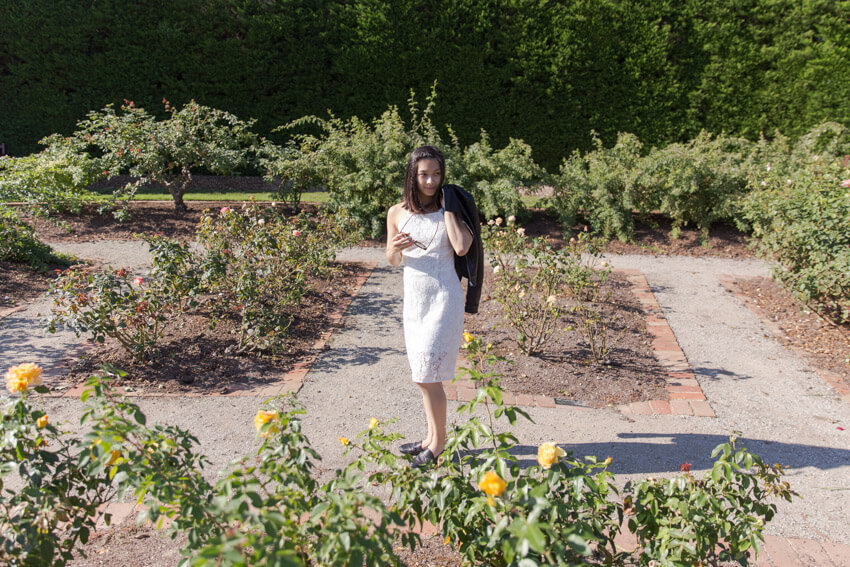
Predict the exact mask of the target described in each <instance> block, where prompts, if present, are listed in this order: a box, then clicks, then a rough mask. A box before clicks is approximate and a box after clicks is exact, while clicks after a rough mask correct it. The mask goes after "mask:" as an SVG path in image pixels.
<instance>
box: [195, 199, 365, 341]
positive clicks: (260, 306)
mask: <svg viewBox="0 0 850 567" xmlns="http://www.w3.org/2000/svg"><path fill="white" fill-rule="evenodd" d="M355 236H356V233H355V231H352V230H351V229H350V225H349V224H348V223H347V222H345V220H344V219H343V217H341V216H337V215H328V216H320V217H317V218H311V217H308V216H307V215H299V216H296V217H291V218H287V217H284V216H282V215H280V213H278V212H275V211H274V210H273V209H267V208H262V207H260V206H258V205H256V204H254V203H251V204H245V205H243V208H242V210H241V211H240V210H234V209H230V208H229V207H222V208H221V209H220V210H219V211H216V212H211V211H206V212H205V214H204V216H203V217H202V218H201V221H200V223H199V224H198V232H197V238H198V240H199V241H200V242H201V243H202V244H203V245H204V246H205V250H206V252H205V255H204V258H203V259H202V260H201V263H200V265H199V266H198V269H199V271H200V274H201V275H200V277H201V287H202V289H203V291H204V292H206V293H208V294H214V295H215V296H216V297H217V299H216V301H215V303H214V307H215V309H216V310H218V312H219V314H220V315H219V316H220V317H222V316H225V314H228V315H229V314H231V313H236V314H237V315H238V317H239V319H240V337H239V345H240V348H242V349H244V350H264V351H273V350H274V349H275V348H277V346H278V345H279V341H278V338H279V337H280V336H282V335H284V334H285V333H286V331H287V329H288V328H289V326H290V324H291V323H292V321H293V318H294V314H295V310H296V307H297V306H298V304H299V302H300V301H301V298H302V297H303V296H304V294H305V293H306V292H307V290H308V289H309V282H310V280H311V279H312V278H328V277H330V276H331V275H332V274H333V269H332V266H331V262H332V261H333V259H334V256H335V254H336V251H337V250H338V249H339V248H341V247H343V246H345V245H346V244H351V243H352V239H353V238H354V237H355ZM180 273H182V271H181V272H180Z"/></svg>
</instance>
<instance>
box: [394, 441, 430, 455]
mask: <svg viewBox="0 0 850 567" xmlns="http://www.w3.org/2000/svg"><path fill="white" fill-rule="evenodd" d="M424 450H425V447H423V446H422V442H421V441H417V442H416V443H405V444H404V445H402V446H401V447H399V448H398V452H399V453H401V454H402V455H418V454H419V453H421V452H422V451H424Z"/></svg>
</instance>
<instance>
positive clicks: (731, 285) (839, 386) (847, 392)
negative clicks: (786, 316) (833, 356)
mask: <svg viewBox="0 0 850 567" xmlns="http://www.w3.org/2000/svg"><path fill="white" fill-rule="evenodd" d="M741 279H750V278H747V277H746V276H733V275H731V274H720V275H718V276H717V280H718V281H719V282H720V285H722V286H723V288H724V289H725V290H726V291H728V292H729V293H731V294H732V295H734V296H735V297H736V298H737V299H738V301H740V302H741V304H742V305H744V306H745V307H746V308H747V309H749V310H750V312H751V313H752V314H753V315H755V316H756V317H758V318H759V321H761V322H762V324H763V325H764V326H765V327H767V328H768V329H770V332H771V333H773V334H774V335H775V336H776V337H781V336H782V335H783V334H784V332H783V331H782V329H781V328H780V327H779V325H777V324H776V323H775V322H773V321H771V320H770V319H768V318H767V317H765V316H764V315H763V314H762V313H760V312H759V311H758V310H756V309H753V307H752V306H751V305H750V303H749V302H748V301H746V298H747V296H746V295H744V294H743V293H741V290H740V289H739V288H738V286H737V285H735V280H741ZM783 347H784V348H787V349H789V350H790V351H792V352H794V353H795V354H796V355H797V356H799V357H800V358H802V359H803V360H804V361H806V364H808V365H809V366H810V367H811V369H812V370H814V372H815V374H817V375H818V376H820V377H821V378H823V379H824V381H826V383H827V384H828V385H829V387H830V388H832V389H833V390H835V393H836V394H838V396H839V397H840V398H841V399H842V400H844V401H845V402H847V403H850V384H847V383H846V382H845V381H844V379H843V378H841V376H839V375H838V374H836V373H835V372H831V371H829V370H826V369H825V368H820V367H818V366H816V365H815V363H814V361H813V360H812V358H811V356H810V355H809V352H808V351H806V350H805V349H802V348H800V347H798V346H796V345H783Z"/></svg>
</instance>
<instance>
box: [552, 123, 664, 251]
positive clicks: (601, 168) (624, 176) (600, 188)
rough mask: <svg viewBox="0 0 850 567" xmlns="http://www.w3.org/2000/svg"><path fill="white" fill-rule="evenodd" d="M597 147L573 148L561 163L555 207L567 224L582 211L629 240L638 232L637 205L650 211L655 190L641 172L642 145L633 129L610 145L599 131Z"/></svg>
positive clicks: (602, 229)
mask: <svg viewBox="0 0 850 567" xmlns="http://www.w3.org/2000/svg"><path fill="white" fill-rule="evenodd" d="M593 141H594V144H595V146H596V149H595V150H593V151H591V152H588V153H586V154H584V155H582V154H581V153H579V152H575V153H573V154H572V155H571V156H570V157H569V158H567V159H565V160H564V162H563V163H562V164H561V170H560V174H559V175H558V178H557V181H556V185H555V190H554V194H553V196H552V197H551V198H550V199H548V203H549V205H548V206H549V210H550V211H551V212H552V213H553V214H554V215H556V217H557V218H558V219H559V220H560V222H561V224H562V225H563V226H564V227H565V228H566V227H569V226H572V225H574V224H575V223H576V222H577V220H578V218H579V215H580V214H581V215H582V216H583V217H584V218H586V219H587V221H588V222H589V223H590V226H591V227H592V228H593V230H594V231H596V232H599V233H601V234H603V235H604V236H606V237H609V238H611V237H616V238H619V239H620V240H624V241H628V240H631V239H632V238H633V236H634V220H633V219H632V211H633V210H641V211H642V210H649V209H651V208H653V205H654V203H655V201H654V198H655V195H653V194H652V192H651V190H650V189H648V188H647V187H645V186H644V185H642V180H641V179H640V176H639V174H638V173H639V164H640V160H641V148H642V144H641V143H640V141H639V140H638V139H637V137H636V136H634V135H632V134H620V135H619V136H618V137H617V143H616V144H615V145H614V146H613V147H611V148H606V147H605V146H604V145H603V143H602V140H601V139H600V138H599V137H598V136H597V135H596V134H595V133H593Z"/></svg>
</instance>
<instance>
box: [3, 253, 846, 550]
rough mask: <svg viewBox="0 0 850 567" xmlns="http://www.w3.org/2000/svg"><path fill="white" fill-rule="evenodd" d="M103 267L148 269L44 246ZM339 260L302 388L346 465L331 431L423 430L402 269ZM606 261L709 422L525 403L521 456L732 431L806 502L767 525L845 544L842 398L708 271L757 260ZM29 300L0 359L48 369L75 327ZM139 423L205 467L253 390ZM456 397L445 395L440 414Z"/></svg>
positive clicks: (225, 443)
mask: <svg viewBox="0 0 850 567" xmlns="http://www.w3.org/2000/svg"><path fill="white" fill-rule="evenodd" d="M50 244H51V245H52V246H54V248H55V249H56V250H58V251H60V252H70V253H74V254H77V255H79V256H83V257H87V258H98V259H101V260H102V261H104V262H106V263H110V264H113V265H116V266H117V265H122V266H126V267H131V268H133V269H138V270H144V269H145V267H146V266H147V262H148V259H147V254H146V253H145V250H144V245H141V246H139V245H137V244H136V243H124V244H121V243H117V242H110V243H97V244H94V245H85V244H82V243H80V244H77V243H74V244H73V246H72V245H69V244H65V243H58V242H57V243H50ZM340 258H341V259H347V260H365V261H374V262H378V265H379V267H378V268H377V269H376V270H375V271H374V272H373V274H372V275H371V277H370V278H369V280H368V281H367V282H366V284H365V285H364V286H363V288H362V289H361V291H360V293H359V295H358V296H357V298H355V300H354V302H353V303H352V305H351V307H350V308H349V311H348V313H347V316H346V320H345V326H344V327H343V328H342V329H341V330H340V331H339V332H337V333H336V334H335V335H334V336H333V338H332V339H331V342H330V349H329V350H327V351H326V352H324V353H323V354H322V355H321V356H320V357H319V359H318V360H317V362H316V363H315V364H314V366H313V368H312V369H311V371H310V372H309V374H308V375H307V378H306V379H305V382H304V385H303V387H302V389H301V391H300V393H299V395H298V398H299V399H300V400H301V402H302V403H304V404H305V406H306V408H307V412H308V413H307V416H306V418H305V421H304V430H305V432H306V433H307V435H308V436H309V437H310V439H311V441H312V442H313V444H314V447H315V448H316V449H317V450H318V451H319V453H320V454H321V455H322V456H323V458H324V460H323V461H322V466H323V467H324V468H325V469H326V470H332V469H333V468H335V467H338V466H340V465H342V464H343V463H344V462H345V457H344V456H343V451H342V447H341V446H340V444H339V442H338V441H337V438H338V437H339V436H340V435H344V436H347V437H353V436H355V435H356V434H357V433H358V432H359V431H361V430H363V429H364V428H365V427H366V426H367V424H368V421H369V418H370V417H377V418H379V419H382V420H385V419H388V418H391V417H398V418H400V419H399V422H398V423H396V424H395V425H393V426H392V427H393V428H394V429H395V430H397V431H399V432H400V433H402V434H403V435H404V436H405V437H407V438H408V439H411V440H412V439H417V438H418V437H420V436H421V435H423V432H424V414H423V412H422V408H421V401H420V399H419V395H418V393H417V391H416V389H415V387H414V386H413V384H412V383H411V382H410V380H409V377H408V372H409V369H408V366H407V359H406V356H405V353H404V341H403V336H402V333H401V290H402V286H401V270H400V269H396V268H391V267H389V266H388V265H387V264H386V261H385V260H384V259H383V250H380V249H352V250H347V251H345V252H344V253H342V254H341V255H340ZM609 261H610V262H611V263H612V264H613V266H614V267H615V268H637V269H640V270H642V271H643V273H644V274H645V275H646V277H647V280H648V281H649V284H650V286H651V288H652V290H653V292H654V293H655V295H656V297H657V300H658V302H659V304H660V305H661V307H662V309H663V311H664V313H665V316H666V317H667V320H668V322H669V324H670V326H671V328H672V329H673V331H674V333H675V335H676V338H677V339H678V341H679V344H680V345H681V347H682V350H683V351H684V353H685V355H686V356H687V358H688V361H689V362H690V365H691V367H692V368H693V369H694V372H695V374H696V377H697V379H698V380H699V382H700V385H701V387H702V389H703V391H704V392H705V394H706V396H707V398H708V401H709V403H710V404H711V406H712V407H713V408H714V411H715V412H716V413H717V418H716V419H714V418H698V417H681V416H629V417H626V416H623V415H621V414H619V413H617V412H615V411H612V410H593V409H584V408H575V407H557V408H554V409H546V408H538V407H535V408H529V413H530V414H531V415H532V418H533V419H534V423H520V424H518V425H517V427H516V428H514V433H515V434H516V435H517V437H518V438H519V439H520V442H521V443H522V445H521V446H520V447H519V448H518V454H519V456H520V457H521V458H523V459H528V460H529V461H532V460H533V459H534V457H535V455H536V447H537V445H538V444H539V443H541V442H543V441H553V440H554V441H556V442H558V443H560V444H562V446H563V447H564V448H566V449H567V450H570V451H573V452H574V453H575V454H576V455H596V456H599V457H600V458H605V457H608V456H611V457H613V460H614V462H613V465H612V471H613V472H614V473H616V474H617V477H618V482H625V481H626V480H627V479H630V478H641V477H644V476H647V475H651V476H664V475H669V474H674V473H675V472H677V471H678V469H679V465H680V464H681V463H683V462H686V461H687V462H690V463H692V464H693V469H692V470H693V471H695V472H697V474H699V473H698V471H701V470H704V469H706V468H707V467H708V466H709V464H710V459H709V454H710V452H711V449H712V448H713V447H714V446H715V445H717V444H719V443H722V442H724V441H726V440H727V439H728V435H729V434H730V433H732V432H733V431H740V432H741V436H742V439H743V442H744V444H745V445H746V446H747V447H748V448H749V449H751V450H752V451H754V452H755V453H757V454H759V455H761V456H762V457H763V458H764V459H765V460H766V461H768V462H771V463H773V462H780V463H783V464H785V465H788V466H789V467H790V469H789V471H788V480H789V482H790V483H791V485H792V488H793V489H794V490H796V491H798V492H799V493H800V494H801V496H802V498H798V499H796V500H794V502H793V503H791V504H787V503H780V504H779V509H780V512H779V514H778V515H777V517H776V518H775V519H774V521H773V522H771V523H770V524H769V525H768V528H767V532H768V533H769V534H773V535H779V536H784V537H800V538H811V539H824V540H829V541H833V542H837V543H843V544H850V525H848V522H847V521H846V519H847V512H846V511H847V510H848V509H850V431H840V430H838V429H837V427H839V426H840V427H844V428H845V429H846V430H850V404H847V403H846V402H843V401H841V400H840V398H838V397H837V396H836V394H835V393H834V392H833V391H832V390H831V389H830V388H829V387H828V386H827V385H826V383H825V382H824V381H823V380H822V379H821V378H820V377H819V376H818V375H817V374H816V373H814V372H813V370H812V369H811V368H809V367H808V366H807V364H806V363H805V362H804V361H803V360H801V359H800V358H799V357H798V356H797V355H796V354H794V353H793V352H792V351H790V350H787V349H785V348H783V347H782V346H781V345H780V344H779V343H778V342H777V341H776V340H775V339H774V338H773V336H772V335H771V334H770V331H768V330H767V329H766V328H765V327H764V326H763V325H762V324H761V322H760V321H759V319H758V318H757V317H756V316H755V315H753V314H752V313H751V312H750V311H749V310H748V309H747V308H746V307H745V306H743V305H742V304H741V303H740V302H739V301H738V300H737V299H736V298H735V297H734V296H733V295H732V294H730V293H728V292H726V291H725V290H724V288H723V287H722V286H721V285H720V282H719V280H718V276H721V275H724V274H729V275H736V276H755V275H768V270H767V269H766V267H765V266H764V265H763V264H762V263H761V262H758V261H753V260H747V261H736V260H722V259H695V258H689V257H651V256H611V257H610V258H609ZM46 308H47V306H46V305H45V304H43V303H38V302H36V303H33V304H31V305H30V306H29V307H28V308H27V309H25V310H23V311H20V312H17V313H13V314H12V315H9V316H7V317H6V318H4V319H2V320H0V347H2V354H0V367H2V368H5V367H8V366H10V365H12V364H17V363H19V362H23V361H37V362H38V363H39V364H41V365H43V366H44V367H45V368H46V369H47V370H46V372H45V375H46V376H50V375H51V374H52V373H56V372H58V369H59V368H60V363H61V360H62V359H63V358H65V357H67V355H68V353H69V352H71V351H72V350H73V349H74V348H75V345H78V344H79V342H78V341H77V340H76V339H75V338H74V337H73V335H71V336H70V337H69V336H67V335H65V334H57V335H54V336H49V337H46V338H45V337H42V336H41V335H40V333H38V332H37V331H35V332H33V329H37V328H38V326H37V325H36V320H37V314H38V313H40V312H44V311H45V310H46ZM138 403H139V404H140V405H141V406H142V408H143V410H144V411H145V412H146V413H147V415H148V422H149V423H151V422H155V421H161V422H167V423H170V424H175V425H180V426H182V427H185V428H188V429H189V430H191V431H192V432H193V433H194V434H195V435H196V436H197V437H198V438H199V440H200V442H201V445H202V451H203V452H205V453H206V454H207V456H208V457H209V458H210V460H211V466H210V469H209V470H210V475H214V474H215V472H216V471H218V470H221V469H223V468H225V467H226V465H227V463H228V462H229V461H230V460H232V459H234V458H236V457H238V456H240V455H243V454H244V453H245V452H246V450H247V449H248V447H250V446H252V443H253V440H254V430H253V426H252V418H253V415H254V413H255V412H256V409H257V406H258V404H259V403H260V400H258V399H256V398H221V397H218V398H214V397H208V398H150V399H142V400H138ZM47 406H48V407H47V409H48V412H49V413H50V414H51V416H55V417H56V418H57V419H59V418H62V419H65V420H67V424H68V427H73V426H74V425H76V423H77V422H78V414H79V406H80V404H79V401H75V400H63V399H53V400H50V401H48V402H47ZM456 407H457V404H456V403H453V402H449V419H450V420H451V419H453V417H454V409H455V408H456Z"/></svg>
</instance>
